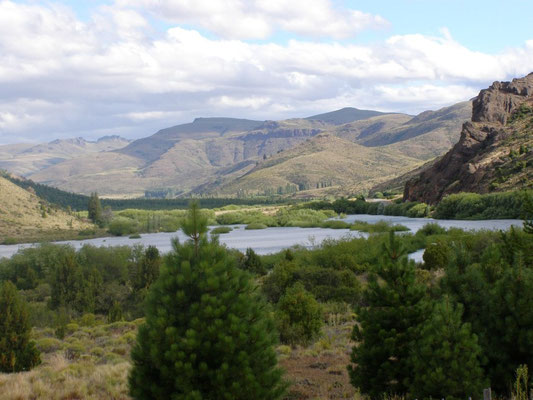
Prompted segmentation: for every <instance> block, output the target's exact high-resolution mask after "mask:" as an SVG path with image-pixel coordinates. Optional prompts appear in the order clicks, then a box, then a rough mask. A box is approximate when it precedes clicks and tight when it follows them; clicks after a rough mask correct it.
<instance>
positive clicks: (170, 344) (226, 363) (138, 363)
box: [129, 204, 286, 400]
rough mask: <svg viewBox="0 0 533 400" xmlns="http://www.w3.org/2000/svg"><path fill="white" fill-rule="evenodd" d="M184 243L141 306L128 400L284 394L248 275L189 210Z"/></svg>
mask: <svg viewBox="0 0 533 400" xmlns="http://www.w3.org/2000/svg"><path fill="white" fill-rule="evenodd" d="M183 230H184V232H185V233H186V234H187V235H188V236H189V237H190V238H191V240H189V241H187V242H185V243H183V244H180V243H179V242H178V241H177V240H175V241H174V242H173V252H172V253H170V254H169V255H168V256H167V257H166V258H165V262H164V265H163V267H162V268H161V273H160V276H159V278H158V280H157V281H156V282H155V283H154V284H152V286H151V288H150V291H149V293H148V296H147V301H146V313H145V314H146V322H145V324H143V325H142V326H141V327H140V328H139V333H138V336H137V344H136V345H135V346H134V348H133V350H132V360H133V368H132V370H131V373H130V376H129V386H130V393H131V395H132V397H133V398H135V399H154V398H157V399H170V398H172V399H176V400H181V399H183V400H185V399H187V400H196V399H198V400H199V399H235V400H239V399H257V400H261V399H265V400H267V399H268V400H269V399H278V398H280V397H281V396H282V395H283V393H284V391H285V387H286V385H285V383H284V382H283V380H282V372H281V370H280V369H279V368H278V367H277V360H276V354H275V352H274V348H273V345H274V344H275V341H276V332H275V328H274V323H273V321H272V319H271V318H269V317H268V316H267V314H266V311H265V303H263V302H262V301H261V300H260V298H258V297H257V295H256V291H255V288H254V287H253V286H252V284H251V280H250V277H249V275H248V274H247V273H246V272H244V271H242V270H240V269H238V268H237V266H236V260H235V258H233V257H230V255H229V253H228V251H227V250H226V249H225V248H224V247H222V246H221V245H220V244H219V243H218V241H217V238H216V237H214V238H212V239H211V240H208V239H207V236H206V232H207V224H206V221H205V219H204V218H202V216H201V215H200V213H199V210H198V206H197V205H194V204H193V205H192V206H191V208H190V210H189V217H188V219H187V221H186V223H185V224H184V229H183Z"/></svg>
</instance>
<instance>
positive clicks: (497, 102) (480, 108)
mask: <svg viewBox="0 0 533 400" xmlns="http://www.w3.org/2000/svg"><path fill="white" fill-rule="evenodd" d="M531 96H533V73H531V74H529V75H528V76H526V77H524V78H520V79H513V81H512V82H494V83H493V84H492V86H491V87H489V88H488V89H484V90H482V91H481V92H480V93H479V95H478V96H477V98H476V99H475V100H474V104H473V106H472V122H495V123H500V124H502V125H505V124H506V123H507V118H508V117H509V116H510V115H511V114H512V113H513V112H514V111H516V110H517V109H518V107H520V104H522V103H523V102H524V99H526V98H528V97H531Z"/></svg>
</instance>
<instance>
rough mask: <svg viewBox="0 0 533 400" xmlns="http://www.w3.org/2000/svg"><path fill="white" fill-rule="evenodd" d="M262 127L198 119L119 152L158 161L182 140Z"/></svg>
mask: <svg viewBox="0 0 533 400" xmlns="http://www.w3.org/2000/svg"><path fill="white" fill-rule="evenodd" d="M260 125H261V122H260V121H253V120H248V119H236V118H196V119H195V120H194V121H193V122H191V123H190V124H183V125H176V126H172V127H170V128H166V129H161V130H160V131H158V132H156V133H155V134H153V135H152V136H149V137H147V138H144V139H139V140H136V141H134V142H133V143H131V144H130V145H128V146H126V147H125V148H123V149H122V150H120V151H119V152H120V153H123V154H126V155H129V156H133V157H137V158H140V159H142V160H145V161H147V162H150V161H155V160H157V159H158V158H159V157H160V156H161V155H163V154H164V153H166V152H167V151H168V150H170V149H171V148H172V147H173V146H174V145H175V144H176V142H178V141H180V140H185V139H191V140H201V139H213V138H218V137H222V136H227V135H231V134H237V133H242V132H247V131H250V130H254V129H255V128H258V127H259V126H260Z"/></svg>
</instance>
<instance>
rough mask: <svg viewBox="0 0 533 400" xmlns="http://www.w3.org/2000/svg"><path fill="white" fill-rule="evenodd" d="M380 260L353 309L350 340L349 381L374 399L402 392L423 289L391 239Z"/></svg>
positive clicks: (423, 307) (422, 314)
mask: <svg viewBox="0 0 533 400" xmlns="http://www.w3.org/2000/svg"><path fill="white" fill-rule="evenodd" d="M384 250H385V252H384V254H385V255H386V257H385V258H384V259H383V261H382V262H381V264H380V265H379V266H378V267H377V268H376V273H377V276H376V275H375V274H373V275H372V276H371V277H370V280H369V283H368V287H367V289H366V290H365V292H364V293H363V304H365V305H367V306H365V307H358V308H357V309H356V312H357V316H358V318H357V320H358V322H359V325H355V326H354V329H353V332H352V339H353V340H354V341H356V342H358V344H357V345H356V346H354V347H353V349H352V356H351V360H352V362H353V363H354V364H353V365H350V366H348V372H349V374H350V381H351V382H352V384H353V385H354V386H355V387H357V388H359V389H360V390H361V392H362V393H364V394H368V395H370V397H371V398H378V397H381V396H383V395H385V394H388V395H395V394H396V395H403V394H405V393H407V386H406V380H407V378H408V377H409V376H410V370H409V368H408V362H409V356H410V352H409V351H410V346H411V344H412V342H413V341H414V340H415V339H416V338H417V332H418V327H419V326H420V324H421V323H422V322H423V321H424V319H425V318H426V316H427V314H428V311H427V302H425V301H424V298H425V288H424V287H423V286H421V285H419V284H417V283H416V281H415V267H414V264H413V263H412V262H409V261H408V260H407V258H406V257H405V256H402V255H401V254H402V253H403V252H404V251H403V249H402V248H401V246H400V245H399V244H398V243H397V240H396V239H395V236H394V235H391V236H390V239H389V243H388V244H387V245H385V246H384Z"/></svg>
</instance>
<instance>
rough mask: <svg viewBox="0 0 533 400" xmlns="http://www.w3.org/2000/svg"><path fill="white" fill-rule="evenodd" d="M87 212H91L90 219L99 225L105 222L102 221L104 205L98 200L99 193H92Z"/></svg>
mask: <svg viewBox="0 0 533 400" xmlns="http://www.w3.org/2000/svg"><path fill="white" fill-rule="evenodd" d="M87 210H88V211H89V219H90V220H91V221H92V222H93V223H95V224H97V225H100V224H102V222H103V219H102V204H101V203H100V199H99V198H98V193H96V192H94V193H91V197H89V205H88V206H87Z"/></svg>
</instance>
